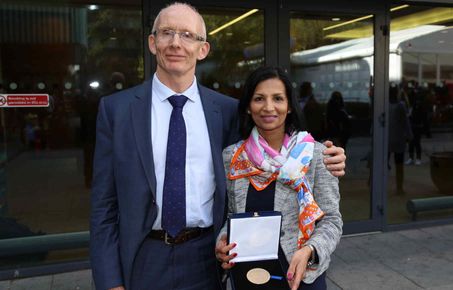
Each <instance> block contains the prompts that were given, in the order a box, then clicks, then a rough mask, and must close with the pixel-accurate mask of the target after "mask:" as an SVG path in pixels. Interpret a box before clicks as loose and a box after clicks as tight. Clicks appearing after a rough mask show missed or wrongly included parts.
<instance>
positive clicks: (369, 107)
mask: <svg viewBox="0 0 453 290" xmlns="http://www.w3.org/2000/svg"><path fill="white" fill-rule="evenodd" d="M312 6H313V4H312ZM325 6H327V5H323V3H321V4H320V6H319V7H307V8H305V7H288V13H289V19H290V21H289V29H290V30H289V31H290V33H289V34H290V35H289V50H290V52H289V68H290V71H291V76H292V79H293V87H294V89H295V90H296V93H297V94H298V96H299V103H300V106H301V107H302V110H303V113H304V118H305V126H306V128H307V130H308V131H309V132H310V133H311V134H312V135H313V136H314V137H315V139H316V140H318V141H323V140H326V139H328V140H332V141H333V142H334V144H335V145H336V146H341V147H343V148H344V149H345V150H346V155H347V168H346V176H344V177H342V178H340V193H341V204H340V210H341V213H342V215H343V220H344V222H345V232H346V233H348V232H349V233H352V232H363V231H374V230H381V229H382V221H383V208H382V201H381V199H382V190H381V189H379V186H375V185H376V184H379V183H380V182H383V179H382V174H381V175H380V176H373V172H380V171H379V170H378V169H377V168H378V167H380V166H381V162H382V161H381V160H379V158H378V159H376V156H382V152H380V151H382V150H383V149H382V146H376V140H378V138H376V136H377V134H380V133H381V131H382V128H381V127H380V126H375V125H377V122H378V116H379V115H380V114H381V111H382V110H381V108H380V107H379V105H378V103H379V102H380V100H379V99H377V98H375V86H376V83H375V82H376V80H375V75H376V57H375V51H376V49H377V48H376V45H375V43H376V41H375V36H374V24H375V16H374V14H375V13H376V12H377V10H374V12H373V11H366V10H364V11H357V12H354V9H349V10H348V11H335V9H330V10H331V11H329V10H327V11H328V12H326V9H325ZM335 6H337V7H338V6H341V5H338V4H337V5H335ZM347 6H348V7H351V5H350V4H348V5H347ZM332 7H333V6H332ZM374 149H375V150H374Z"/></svg>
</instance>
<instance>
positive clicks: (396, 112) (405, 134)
mask: <svg viewBox="0 0 453 290" xmlns="http://www.w3.org/2000/svg"><path fill="white" fill-rule="evenodd" d="M399 95H400V93H399V89H398V87H397V86H396V85H395V84H392V85H391V86H390V90H389V103H390V104H389V141H388V144H389V145H388V152H389V156H388V157H389V158H388V162H389V164H390V157H391V154H393V158H394V161H395V176H396V192H397V194H404V189H403V183H404V151H406V142H407V141H410V140H411V139H412V130H411V126H410V124H409V118H408V117H407V111H406V106H405V105H404V102H403V101H402V100H400V99H399ZM389 169H390V165H389Z"/></svg>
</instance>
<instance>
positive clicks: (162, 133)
mask: <svg viewBox="0 0 453 290" xmlns="http://www.w3.org/2000/svg"><path fill="white" fill-rule="evenodd" d="M151 93H152V98H151V100H152V103H151V142H152V145H153V158H154V169H155V172H156V181H157V192H156V202H157V207H158V213H157V218H156V221H155V222H154V225H153V229H161V228H162V227H161V217H162V196H163V194H164V193H163V187H164V178H165V160H166V154H167V140H168V127H169V123H170V115H171V112H172V110H173V107H172V105H171V104H170V102H169V101H168V98H169V97H171V96H172V95H178V94H177V93H175V92H174V91H173V90H171V89H170V88H168V87H167V86H165V85H164V84H163V83H162V82H161V81H160V80H159V79H158V77H157V75H156V74H154V77H153V84H152V92H151ZM181 95H184V96H186V97H187V98H188V100H187V102H186V104H185V105H184V108H183V111H182V114H183V116H184V121H185V123H186V132H187V149H186V150H187V151H186V222H187V227H209V226H211V225H212V224H213V219H212V208H213V203H214V190H215V176H214V165H213V160H212V154H211V144H210V142H209V134H208V127H207V125H206V118H205V115H204V111H203V106H202V104H201V99H200V93H199V91H198V86H197V80H196V78H195V77H194V81H193V83H192V85H191V86H190V87H189V88H188V89H187V90H186V91H184V92H182V93H181Z"/></svg>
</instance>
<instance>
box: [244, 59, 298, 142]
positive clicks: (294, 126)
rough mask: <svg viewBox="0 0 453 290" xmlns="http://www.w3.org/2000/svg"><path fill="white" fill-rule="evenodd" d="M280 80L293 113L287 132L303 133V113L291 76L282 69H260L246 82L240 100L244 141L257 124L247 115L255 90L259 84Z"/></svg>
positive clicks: (287, 122) (287, 125)
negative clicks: (270, 80)
mask: <svg viewBox="0 0 453 290" xmlns="http://www.w3.org/2000/svg"><path fill="white" fill-rule="evenodd" d="M269 79H279V80H281V81H282V82H283V84H284V85H285V90H286V97H287V98H288V109H290V110H291V113H290V114H288V115H287V117H286V120H285V132H286V133H288V134H291V133H292V132H293V131H302V130H303V129H302V121H301V120H302V112H301V108H300V106H299V103H298V101H297V98H296V95H295V94H294V92H293V88H292V85H291V81H290V80H289V76H288V74H287V73H285V71H284V70H283V69H281V68H280V67H269V66H265V67H260V68H258V69H256V70H255V71H253V72H252V73H251V74H250V75H249V76H248V78H247V80H246V81H245V85H244V92H243V94H242V97H241V98H240V100H239V106H238V113H239V129H240V133H241V136H242V138H243V139H246V138H248V137H249V135H250V133H251V131H252V129H253V127H254V126H255V122H254V121H253V119H252V116H251V115H250V114H248V113H247V110H248V109H249V106H250V102H251V100H252V97H253V95H254V93H255V89H256V87H257V86H258V84H259V83H261V82H263V81H266V80H269Z"/></svg>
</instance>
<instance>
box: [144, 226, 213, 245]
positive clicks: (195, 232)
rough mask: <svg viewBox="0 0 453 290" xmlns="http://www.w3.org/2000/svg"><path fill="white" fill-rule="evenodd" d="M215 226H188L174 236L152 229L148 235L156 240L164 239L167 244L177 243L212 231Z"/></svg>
mask: <svg viewBox="0 0 453 290" xmlns="http://www.w3.org/2000/svg"><path fill="white" fill-rule="evenodd" d="M212 230H213V227H212V226H210V227H208V228H187V229H183V230H182V231H180V232H179V234H178V235H177V236H176V237H174V238H173V237H172V236H170V235H169V234H167V232H166V231H164V230H152V231H151V232H150V233H149V234H148V237H149V238H151V239H155V240H161V241H164V242H165V243H166V244H167V245H177V244H182V243H184V242H187V241H188V240H191V239H195V238H197V237H199V236H201V235H202V234H204V233H207V232H212Z"/></svg>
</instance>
